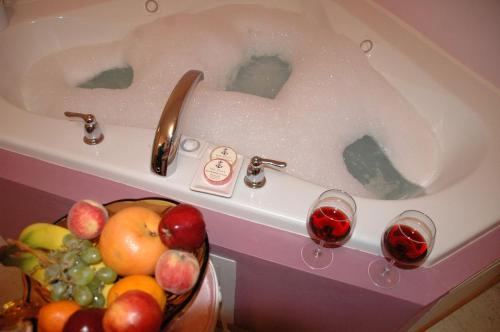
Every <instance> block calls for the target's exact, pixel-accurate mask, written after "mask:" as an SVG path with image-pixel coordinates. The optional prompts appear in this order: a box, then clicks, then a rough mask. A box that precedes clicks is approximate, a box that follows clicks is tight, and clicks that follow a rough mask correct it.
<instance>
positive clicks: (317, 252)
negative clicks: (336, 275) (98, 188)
mask: <svg viewBox="0 0 500 332" xmlns="http://www.w3.org/2000/svg"><path fill="white" fill-rule="evenodd" d="M301 255H302V260H303V261H304V263H305V264H306V265H307V266H309V267H310V268H311V269H316V270H318V269H326V268H327V267H329V266H330V264H332V261H333V252H332V249H329V248H324V247H321V246H319V245H318V244H316V243H315V242H310V243H308V244H306V245H305V246H303V247H302V251H301Z"/></svg>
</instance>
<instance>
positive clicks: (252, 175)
mask: <svg viewBox="0 0 500 332" xmlns="http://www.w3.org/2000/svg"><path fill="white" fill-rule="evenodd" d="M266 165H268V166H274V167H279V168H284V167H286V163H285V162H283V161H277V160H272V159H264V158H261V157H258V156H254V157H252V159H250V162H249V163H248V167H247V175H245V179H244V181H245V184H246V185H247V186H248V187H250V188H253V189H256V188H262V187H264V185H265V184H266V176H265V174H264V166H266Z"/></svg>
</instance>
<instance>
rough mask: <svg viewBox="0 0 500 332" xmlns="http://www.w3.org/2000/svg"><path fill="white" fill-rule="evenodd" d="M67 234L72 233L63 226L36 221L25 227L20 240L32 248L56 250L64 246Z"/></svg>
mask: <svg viewBox="0 0 500 332" xmlns="http://www.w3.org/2000/svg"><path fill="white" fill-rule="evenodd" d="M67 234H70V231H69V230H68V229H67V228H64V227H62V226H58V225H54V224H48V223H35V224H31V225H29V226H27V227H26V228H24V229H23V231H22V232H21V234H20V235H19V241H21V242H23V243H24V244H27V245H28V246H30V247H31V248H38V249H47V250H56V249H59V248H61V247H62V245H63V238H64V236H65V235H67Z"/></svg>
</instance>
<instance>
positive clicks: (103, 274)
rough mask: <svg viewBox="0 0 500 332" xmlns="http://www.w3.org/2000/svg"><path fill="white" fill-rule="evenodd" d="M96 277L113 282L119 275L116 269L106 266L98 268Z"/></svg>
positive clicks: (104, 281) (106, 281)
mask: <svg viewBox="0 0 500 332" xmlns="http://www.w3.org/2000/svg"><path fill="white" fill-rule="evenodd" d="M96 277H97V278H98V279H99V280H101V281H102V282H103V283H105V284H112V283H113V282H115V280H116V278H117V275H116V272H115V271H113V270H112V269H111V268H109V267H107V266H106V267H101V268H100V269H99V270H97V272H96Z"/></svg>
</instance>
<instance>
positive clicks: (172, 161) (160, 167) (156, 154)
mask: <svg viewBox="0 0 500 332" xmlns="http://www.w3.org/2000/svg"><path fill="white" fill-rule="evenodd" d="M202 80H203V72H201V71H199V70H189V71H188V72H186V73H185V74H184V76H182V78H181V79H180V80H179V82H177V85H176V86H175V87H174V89H173V90H172V93H171V94H170V97H169V98H168V100H167V103H166V105H165V107H164V108H163V112H162V114H161V117H160V121H159V122H158V127H157V128H156V133H155V137H154V141H153V151H152V154H151V169H152V170H153V172H154V173H156V174H158V175H161V176H169V175H171V174H172V173H173V172H174V171H175V166H176V157H177V151H178V148H179V141H180V136H181V135H180V132H179V130H178V128H179V127H180V126H181V123H182V110H183V109H184V107H185V106H186V104H187V103H188V101H189V97H190V96H191V93H192V92H193V90H194V88H195V87H196V85H197V84H198V83H199V82H200V81H202Z"/></svg>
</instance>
